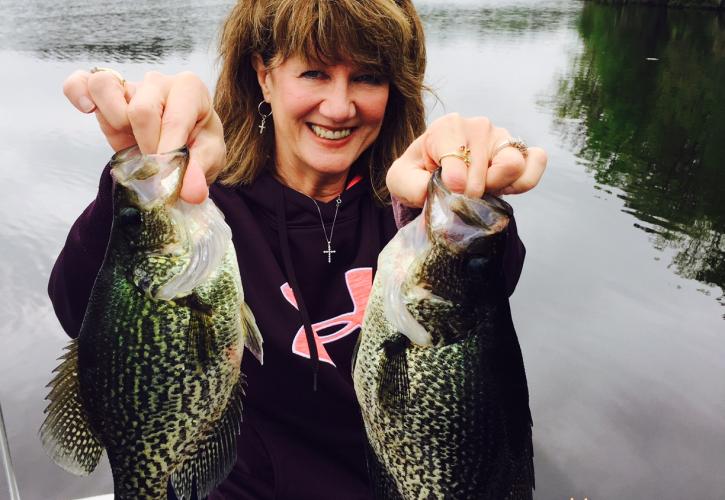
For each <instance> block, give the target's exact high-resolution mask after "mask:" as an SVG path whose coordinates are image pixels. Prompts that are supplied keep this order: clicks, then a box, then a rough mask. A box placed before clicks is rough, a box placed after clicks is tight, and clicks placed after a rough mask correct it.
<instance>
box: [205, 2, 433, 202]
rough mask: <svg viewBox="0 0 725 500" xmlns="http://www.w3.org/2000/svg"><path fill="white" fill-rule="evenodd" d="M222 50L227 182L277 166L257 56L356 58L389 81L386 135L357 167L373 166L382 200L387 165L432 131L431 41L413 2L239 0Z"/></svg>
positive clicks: (220, 97)
mask: <svg viewBox="0 0 725 500" xmlns="http://www.w3.org/2000/svg"><path fill="white" fill-rule="evenodd" d="M219 53H220V58H221V72H220V75H219V80H218V82H217V86H216V92H215V95H214V107H215V109H216V111H217V113H219V116H220V118H221V120H222V123H223V125H224V139H225V141H226V145H227V164H226V166H225V168H224V169H223V170H222V172H221V174H220V177H219V179H220V181H221V182H222V183H223V184H225V185H239V184H249V183H251V182H253V181H254V180H255V179H256V178H257V176H258V175H259V174H260V173H261V172H262V171H263V170H264V169H266V168H273V165H272V162H271V160H270V159H271V158H272V156H273V154H274V135H273V134H261V135H260V134H259V131H258V130H257V122H258V121H259V119H260V118H259V114H258V111H257V106H258V104H259V102H260V101H261V100H262V99H263V96H262V90H261V88H260V87H259V83H258V80H257V74H256V72H255V70H254V67H253V65H252V58H253V56H254V54H255V53H256V54H260V55H261V57H262V60H263V61H264V63H265V65H266V66H267V67H270V68H272V67H274V65H275V64H279V63H280V62H282V61H284V59H286V58H288V57H290V56H301V57H302V58H304V59H306V60H314V61H321V62H324V63H327V64H334V63H337V62H342V61H353V62H355V63H356V64H358V65H360V66H362V67H365V68H366V69H370V70H373V71H375V72H377V73H379V74H381V75H383V76H384V77H386V78H387V79H388V81H389V83H390V94H389V97H388V104H387V107H386V109H385V116H384V118H383V124H382V127H381V130H380V135H379V136H378V138H377V139H376V140H375V142H374V143H373V144H372V145H371V146H370V147H369V148H368V149H367V150H366V151H365V152H364V153H363V154H362V155H361V156H360V158H358V160H357V162H356V164H357V165H361V166H362V167H363V168H367V169H368V171H369V173H370V180H371V183H372V186H373V189H374V192H375V194H376V196H377V197H378V199H379V200H381V201H386V200H387V199H388V198H389V194H388V190H387V187H386V186H385V173H386V172H387V169H388V167H389V166H390V165H391V164H392V163H393V161H394V160H395V159H396V158H398V157H399V156H400V155H401V154H402V153H403V152H404V151H405V149H406V148H407V147H408V145H409V144H410V143H411V142H413V140H414V139H415V138H416V137H418V136H419V135H420V134H422V133H423V131H424V130H425V109H424V105H423V90H424V88H425V87H424V84H423V76H424V73H425V56H426V54H425V40H424V35H423V26H422V23H421V21H420V18H419V17H418V14H417V12H416V11H415V8H414V7H413V3H412V1H410V0H239V1H238V2H237V4H236V5H235V6H234V7H233V8H232V10H231V12H230V13H229V16H228V17H227V19H226V21H225V22H224V25H223V28H222V33H221V38H220V42H219ZM272 118H274V117H272Z"/></svg>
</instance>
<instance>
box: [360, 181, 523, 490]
mask: <svg viewBox="0 0 725 500" xmlns="http://www.w3.org/2000/svg"><path fill="white" fill-rule="evenodd" d="M428 200H429V201H428V202H427V204H428V205H427V206H426V208H425V210H424V213H423V215H422V216H421V217H420V218H419V219H417V220H415V221H413V222H411V223H410V225H409V226H406V227H405V228H403V229H402V230H401V231H400V232H399V234H398V235H396V237H395V238H394V239H393V240H391V242H390V243H389V244H388V245H387V246H386V248H385V249H384V250H383V252H382V253H381V254H380V258H379V261H378V272H377V274H376V277H375V281H374V283H373V288H372V291H371V295H370V299H369V302H368V306H367V309H366V314H365V318H364V320H363V328H362V333H361V335H360V337H359V340H358V347H357V350H356V354H355V360H354V368H353V380H354V383H355V391H356V394H357V397H358V401H359V403H360V407H361V410H362V415H363V420H364V423H365V429H366V433H367V436H368V442H369V445H370V450H369V457H368V463H369V468H370V471H371V476H372V479H373V485H374V489H375V494H376V498H378V499H406V500H412V499H428V498H434V499H481V500H524V499H531V498H532V488H533V480H534V478H533V467H532V457H533V451H532V447H531V421H530V412H529V409H528V390H527V389H526V381H525V374H524V371H523V362H522V360H521V353H520V349H519V348H518V341H517V339H516V334H515V331H514V330H513V324H512V323H511V320H510V311H509V308H508V297H507V295H506V293H505V291H504V288H503V282H502V279H501V275H500V269H501V259H502V254H503V246H504V244H505V230H506V226H507V224H508V220H509V217H510V209H509V210H506V208H507V207H506V205H504V204H503V203H502V202H500V201H499V200H495V199H490V198H489V199H487V200H468V199H466V198H464V197H463V196H461V195H454V194H452V193H450V192H448V190H447V189H445V186H443V184H442V182H441V181H440V172H438V173H436V174H435V175H434V176H433V177H432V180H431V185H430V187H429V193H428ZM431 205H432V206H431ZM396 280H397V282H399V283H398V285H395V283H396ZM396 286H397V288H396ZM391 290H392V292H391ZM395 297H400V298H401V300H400V303H399V306H400V308H404V309H405V311H407V313H405V314H403V316H401V315H400V313H399V312H397V313H396V312H395V311H394V310H395V306H394V304H395ZM391 304H393V305H392V306H391ZM406 314H409V320H401V319H400V318H401V317H405V315H406ZM412 322H415V323H416V324H417V325H420V326H421V327H423V329H424V330H425V334H426V335H427V336H426V335H423V336H420V335H419V334H412V333H411V332H410V330H411V328H410V324H411V323H412ZM426 339H427V342H422V340H426ZM391 346H392V347H391Z"/></svg>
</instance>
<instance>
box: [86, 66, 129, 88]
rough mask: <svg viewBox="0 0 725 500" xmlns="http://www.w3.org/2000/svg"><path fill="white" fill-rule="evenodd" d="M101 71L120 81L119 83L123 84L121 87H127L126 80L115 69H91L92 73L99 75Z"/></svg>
mask: <svg viewBox="0 0 725 500" xmlns="http://www.w3.org/2000/svg"><path fill="white" fill-rule="evenodd" d="M101 71H106V72H107V73H111V74H112V75H113V76H115V77H116V78H117V79H118V81H119V82H120V83H121V87H124V86H125V85H126V79H125V78H124V77H123V76H121V73H119V72H118V71H116V70H115V69H111V68H102V67H100V66H93V67H92V68H91V73H98V72H101Z"/></svg>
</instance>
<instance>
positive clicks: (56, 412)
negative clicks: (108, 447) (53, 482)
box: [39, 339, 103, 476]
mask: <svg viewBox="0 0 725 500" xmlns="http://www.w3.org/2000/svg"><path fill="white" fill-rule="evenodd" d="M66 350H67V352H66V353H65V354H64V355H63V356H62V357H61V358H60V359H62V360H63V361H62V362H61V364H60V365H59V366H58V368H56V369H55V370H54V371H55V372H57V373H56V375H55V377H54V378H53V380H51V382H50V383H49V384H48V387H50V388H51V389H50V393H49V394H48V396H47V397H46V399H48V400H49V401H50V404H49V405H48V407H47V408H46V409H45V413H46V417H45V421H44V422H43V425H41V426H40V432H39V433H40V440H41V442H42V443H43V448H45V451H46V452H47V453H48V455H49V456H50V458H52V459H53V461H54V462H55V463H57V464H58V465H60V466H61V467H62V468H64V469H65V470H67V471H68V472H71V473H73V474H77V475H82V476H85V475H88V474H90V473H91V472H93V470H94V469H95V468H96V466H97V465H98V461H99V460H100V458H101V453H103V447H102V446H101V443H100V441H98V438H96V436H95V435H94V434H93V432H92V431H91V428H90V427H89V425H88V421H87V420H86V416H85V411H84V409H83V406H82V403H81V398H80V393H79V386H78V341H77V339H73V340H71V341H70V343H69V344H68V346H67V347H66Z"/></svg>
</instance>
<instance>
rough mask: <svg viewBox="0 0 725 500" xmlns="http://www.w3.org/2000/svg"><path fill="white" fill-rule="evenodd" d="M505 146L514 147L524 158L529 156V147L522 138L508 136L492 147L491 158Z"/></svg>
mask: <svg viewBox="0 0 725 500" xmlns="http://www.w3.org/2000/svg"><path fill="white" fill-rule="evenodd" d="M505 148H516V149H518V150H519V151H520V152H521V154H522V155H523V157H524V158H526V157H527V156H529V147H528V146H527V145H526V143H525V142H524V140H523V139H521V138H518V137H509V138H508V139H506V140H505V141H503V142H502V143H501V144H499V145H498V146H496V147H495V148H494V150H493V153H491V158H493V157H494V156H496V155H497V154H498V153H499V152H500V151H501V150H502V149H505Z"/></svg>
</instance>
